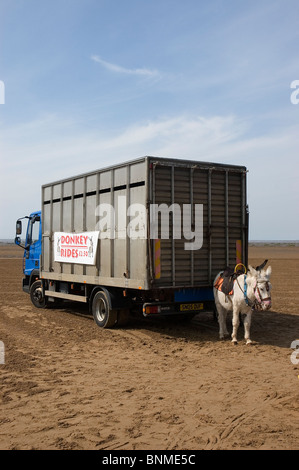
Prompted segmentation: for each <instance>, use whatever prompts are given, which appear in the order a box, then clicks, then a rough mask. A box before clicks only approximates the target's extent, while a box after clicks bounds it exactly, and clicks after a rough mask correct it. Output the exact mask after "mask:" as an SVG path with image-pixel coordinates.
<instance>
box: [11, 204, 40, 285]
mask: <svg viewBox="0 0 299 470" xmlns="http://www.w3.org/2000/svg"><path fill="white" fill-rule="evenodd" d="M24 219H25V220H27V227H24V228H23V226H22V220H24ZM23 234H24V236H25V240H24V245H23V244H22V235H23ZM41 240H42V227H41V211H36V212H32V214H30V216H29V217H28V216H26V217H22V218H21V219H18V220H17V223H16V238H15V244H16V245H18V246H20V247H21V248H23V249H24V260H23V272H24V278H23V290H24V291H25V292H27V293H29V289H30V286H31V284H32V283H33V282H34V281H35V280H36V278H39V269H40V256H41V250H42V243H41Z"/></svg>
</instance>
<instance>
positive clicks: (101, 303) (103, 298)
mask: <svg viewBox="0 0 299 470" xmlns="http://www.w3.org/2000/svg"><path fill="white" fill-rule="evenodd" d="M92 314H93V318H94V321H95V322H96V324H97V325H98V326H100V327H101V328H112V327H113V326H115V325H116V323H117V310H113V309H112V308H110V305H109V301H108V298H107V295H106V294H105V292H103V291H99V292H96V294H95V296H94V298H93V301H92Z"/></svg>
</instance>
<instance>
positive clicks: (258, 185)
mask: <svg viewBox="0 0 299 470" xmlns="http://www.w3.org/2000/svg"><path fill="white" fill-rule="evenodd" d="M298 44H299V3H298V0H283V1H282V0H259V1H257V0H250V1H249V0H248V1H240V0H238V1H237V0H225V1H224V0H210V1H209V2H207V1H203V0H186V1H185V2H182V1H181V0H151V1H148V0H126V1H121V0H59V1H57V0H52V1H51V2H50V1H47V0H44V1H43V2H41V1H36V0H14V1H13V2H12V1H11V0H0V81H1V82H2V83H3V84H4V85H5V100H4V101H5V103H4V104H0V165H1V173H0V175H1V176H0V178H1V184H0V201H1V202H0V238H13V236H14V231H15V220H16V219H17V218H18V217H21V216H23V215H26V214H28V213H30V212H31V211H33V210H36V209H39V208H40V186H41V185H42V184H45V183H48V182H51V181H55V180H58V179H60V178H62V177H68V176H72V175H76V174H79V173H82V172H86V171H92V170H94V169H97V168H101V167H105V166H108V165H110V164H112V163H119V162H123V161H126V160H130V159H134V158H137V157H140V156H144V155H155V156H164V157H171V158H186V159H195V160H204V161H212V162H225V163H233V164H241V165H245V166H247V168H248V170H249V173H248V201H249V206H250V217H251V219H250V238H251V239H299V222H298V220H299V217H298V215H299V214H298V203H299V192H298V187H299V178H298V176H299V171H298V170H299V168H298V167H299V164H298V156H299V104H297V105H296V104H292V102H291V99H290V98H291V94H292V92H294V91H295V92H296V90H292V89H291V83H292V82H293V81H294V80H299V53H298ZM298 97H299V93H298ZM0 102H1V97H0Z"/></svg>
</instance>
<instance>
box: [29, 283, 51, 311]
mask: <svg viewBox="0 0 299 470" xmlns="http://www.w3.org/2000/svg"><path fill="white" fill-rule="evenodd" d="M30 299H31V302H32V303H33V305H34V306H35V307H37V308H45V306H46V303H47V302H46V298H45V296H44V295H43V289H42V283H41V281H35V282H34V283H33V284H32V285H31V287H30Z"/></svg>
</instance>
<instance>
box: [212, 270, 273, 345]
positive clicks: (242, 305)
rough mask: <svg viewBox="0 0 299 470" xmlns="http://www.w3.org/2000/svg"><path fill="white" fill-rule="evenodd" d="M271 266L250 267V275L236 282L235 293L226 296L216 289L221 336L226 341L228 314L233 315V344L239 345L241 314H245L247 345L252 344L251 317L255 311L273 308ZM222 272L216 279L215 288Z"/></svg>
mask: <svg viewBox="0 0 299 470" xmlns="http://www.w3.org/2000/svg"><path fill="white" fill-rule="evenodd" d="M271 272H272V269H271V266H269V267H268V268H267V269H263V268H262V269H258V268H257V269H254V268H253V267H252V266H249V269H248V273H247V274H242V275H239V276H238V277H237V279H236V280H235V282H234V287H233V292H232V294H231V295H226V294H224V293H223V292H221V291H219V290H218V289H216V288H215V287H214V298H215V303H216V308H217V313H218V323H219V336H220V339H224V337H225V336H228V335H229V333H228V331H227V327H226V316H227V313H228V312H232V313H233V321H232V323H233V332H232V342H233V343H234V344H237V343H238V340H237V332H238V328H239V325H240V313H241V314H245V315H246V316H245V319H244V330H245V340H246V344H251V343H252V341H251V339H250V326H251V316H252V313H253V312H254V311H255V310H269V309H270V308H271V295H270V291H271V288H272V286H271V283H270V276H271ZM221 274H222V272H220V273H218V275H217V276H216V278H215V281H214V286H215V283H216V281H217V280H218V278H219V276H221Z"/></svg>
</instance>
